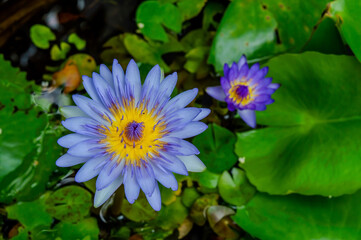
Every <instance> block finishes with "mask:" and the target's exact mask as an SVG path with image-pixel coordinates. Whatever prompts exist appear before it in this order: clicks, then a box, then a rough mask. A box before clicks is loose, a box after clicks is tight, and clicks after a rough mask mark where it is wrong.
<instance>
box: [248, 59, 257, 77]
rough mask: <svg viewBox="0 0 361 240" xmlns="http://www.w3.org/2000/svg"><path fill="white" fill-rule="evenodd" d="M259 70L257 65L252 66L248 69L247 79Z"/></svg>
mask: <svg viewBox="0 0 361 240" xmlns="http://www.w3.org/2000/svg"><path fill="white" fill-rule="evenodd" d="M258 70H259V63H255V64H253V65H252V67H251V68H250V69H249V71H248V74H247V79H250V78H252V77H253V76H254V75H255V74H256V73H257V72H258Z"/></svg>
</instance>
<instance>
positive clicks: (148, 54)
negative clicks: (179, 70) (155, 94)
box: [124, 33, 183, 72]
mask: <svg viewBox="0 0 361 240" xmlns="http://www.w3.org/2000/svg"><path fill="white" fill-rule="evenodd" d="M124 46H125V47H126V49H127V51H128V52H129V53H130V54H131V55H132V56H133V57H134V59H135V60H136V61H139V62H143V63H149V64H152V65H156V64H158V65H159V66H160V67H161V68H163V69H164V72H169V71H170V67H169V66H168V65H167V64H166V63H165V62H164V61H163V59H162V55H163V54H165V53H168V52H180V51H183V46H182V45H181V44H180V43H179V42H178V41H177V40H176V39H175V38H173V37H169V41H168V42H167V43H165V44H157V43H155V42H146V41H145V40H143V39H141V38H140V37H138V36H137V35H135V34H130V33H129V34H128V33H127V34H125V37H124Z"/></svg>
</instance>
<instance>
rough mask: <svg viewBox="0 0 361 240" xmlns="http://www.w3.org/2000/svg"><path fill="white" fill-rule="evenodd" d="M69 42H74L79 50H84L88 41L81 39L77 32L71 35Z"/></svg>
mask: <svg viewBox="0 0 361 240" xmlns="http://www.w3.org/2000/svg"><path fill="white" fill-rule="evenodd" d="M68 42H69V43H72V44H74V45H75V47H76V49H78V50H83V49H84V48H85V46H86V41H85V40H84V39H81V38H80V37H79V36H78V35H77V34H76V33H72V34H70V35H69V38H68Z"/></svg>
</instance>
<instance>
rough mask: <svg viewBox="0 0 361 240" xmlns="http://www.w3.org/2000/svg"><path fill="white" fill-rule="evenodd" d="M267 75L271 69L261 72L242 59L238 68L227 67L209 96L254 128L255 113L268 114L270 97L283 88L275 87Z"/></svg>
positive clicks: (234, 66) (234, 63)
mask: <svg viewBox="0 0 361 240" xmlns="http://www.w3.org/2000/svg"><path fill="white" fill-rule="evenodd" d="M267 72H268V67H264V68H262V69H260V67H259V63H255V64H254V65H253V66H252V67H251V68H249V67H248V64H247V59H246V56H244V55H243V56H242V57H241V59H240V60H239V62H238V64H237V63H236V62H233V64H232V66H231V67H229V66H228V65H227V64H224V77H221V86H216V87H208V88H207V89H206V92H207V93H208V94H209V95H210V96H212V97H213V98H215V99H217V100H219V101H223V102H226V103H227V106H228V109H229V110H230V111H235V110H237V112H238V114H239V116H240V117H241V118H242V119H243V121H244V122H245V123H246V124H247V125H248V126H250V127H252V128H255V127H256V113H255V111H264V110H266V105H268V104H271V103H273V102H274V100H273V99H272V98H271V95H272V94H273V93H274V92H275V91H276V90H277V89H278V88H279V87H280V85H279V84H278V83H272V78H269V77H265V76H266V75H267Z"/></svg>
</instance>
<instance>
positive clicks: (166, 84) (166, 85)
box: [159, 72, 177, 97]
mask: <svg viewBox="0 0 361 240" xmlns="http://www.w3.org/2000/svg"><path fill="white" fill-rule="evenodd" d="M176 83H177V73H176V72H175V73H173V74H170V75H168V76H167V77H166V78H164V80H163V81H162V82H161V84H160V87H159V92H162V93H164V95H165V96H166V97H169V96H170V95H171V94H172V92H173V89H174V87H175V85H176Z"/></svg>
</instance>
